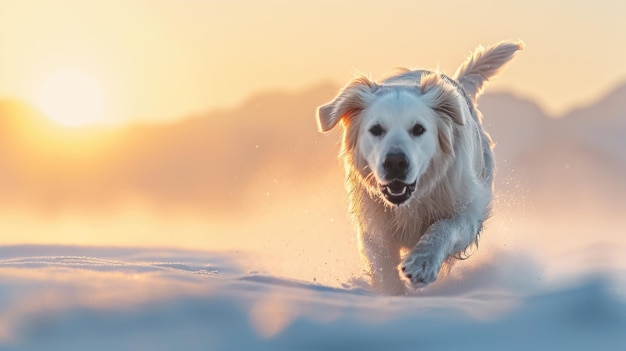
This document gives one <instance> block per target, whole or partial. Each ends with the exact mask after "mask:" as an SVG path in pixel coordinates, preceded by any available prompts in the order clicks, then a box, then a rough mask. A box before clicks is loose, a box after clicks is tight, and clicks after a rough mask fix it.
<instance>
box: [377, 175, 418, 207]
mask: <svg viewBox="0 0 626 351" xmlns="http://www.w3.org/2000/svg"><path fill="white" fill-rule="evenodd" d="M416 183H417V182H413V183H411V184H407V183H405V182H403V181H400V180H394V181H391V182H389V183H387V184H384V185H383V184H380V191H381V192H382V194H383V195H384V196H385V199H387V201H389V202H391V203H392V204H394V205H400V204H402V203H403V202H405V201H406V200H408V199H409V198H410V197H411V194H413V192H414V191H415V185H416Z"/></svg>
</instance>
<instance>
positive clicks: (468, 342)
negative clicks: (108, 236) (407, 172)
mask: <svg viewBox="0 0 626 351" xmlns="http://www.w3.org/2000/svg"><path fill="white" fill-rule="evenodd" d="M250 257H251V256H249V255H248V254H246V253H243V252H227V251H220V252H202V251H184V250H168V249H155V248H134V249H133V248H102V247H76V246H51V245H39V246H34V245H24V246H4V247H0V349H2V350H64V351H65V350H67V351H69V350H453V349H454V350H457V349H470V350H542V349H545V350H622V349H626V289H625V287H626V284H624V283H625V281H624V278H623V277H624V276H626V274H624V273H626V271H625V270H623V269H620V268H619V267H617V268H614V269H610V268H606V267H605V268H603V269H602V270H595V273H585V274H583V275H582V276H580V275H579V276H570V277H568V278H564V279H562V280H560V281H559V282H556V280H553V279H549V280H548V279H545V277H544V278H541V277H539V276H538V275H536V274H534V273H533V272H535V271H536V270H541V269H542V268H541V263H537V262H536V261H533V260H532V259H530V258H529V257H525V256H524V255H521V254H501V255H500V256H499V257H495V258H494V259H492V260H491V261H485V262H483V263H481V264H478V265H475V266H473V267H471V268H463V267H461V268H459V269H456V267H455V271H454V272H457V273H453V274H452V275H451V276H449V277H448V278H447V279H446V280H444V281H442V282H439V283H438V284H436V285H435V286H433V287H431V288H429V289H426V290H423V291H419V292H416V294H415V296H404V297H387V296H379V295H376V294H374V293H372V292H370V291H369V290H368V288H367V284H366V283H365V281H364V280H363V279H362V278H360V277H356V278H354V279H352V280H350V281H346V282H342V283H341V284H340V286H337V287H333V286H325V285H321V284H318V283H317V282H316V281H314V280H312V281H300V280H297V279H292V278H281V277H280V276H276V275H273V274H272V273H271V272H255V271H254V270H253V267H254V264H253V263H252V262H250V260H249V258H250ZM569 257H570V258H573V259H575V255H574V254H570V255H569ZM532 262H535V263H532ZM459 272H460V273H459ZM461 273H462V274H461Z"/></svg>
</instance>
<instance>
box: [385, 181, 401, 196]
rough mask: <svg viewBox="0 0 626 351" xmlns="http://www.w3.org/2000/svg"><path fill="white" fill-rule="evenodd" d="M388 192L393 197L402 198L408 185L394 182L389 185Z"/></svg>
mask: <svg viewBox="0 0 626 351" xmlns="http://www.w3.org/2000/svg"><path fill="white" fill-rule="evenodd" d="M387 190H388V191H389V194H391V195H394V196H401V195H404V194H405V193H406V184H404V183H403V182H401V181H399V180H394V181H393V182H391V183H389V184H387Z"/></svg>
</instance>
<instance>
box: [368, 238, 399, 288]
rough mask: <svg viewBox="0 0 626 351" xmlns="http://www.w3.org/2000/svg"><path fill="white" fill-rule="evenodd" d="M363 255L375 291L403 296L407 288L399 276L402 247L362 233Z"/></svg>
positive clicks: (385, 239)
mask: <svg viewBox="0 0 626 351" xmlns="http://www.w3.org/2000/svg"><path fill="white" fill-rule="evenodd" d="M360 242H361V255H362V256H363V258H364V259H365V260H366V264H367V266H368V268H369V273H370V275H371V278H372V285H373V287H374V289H375V290H376V291H377V292H379V293H382V294H386V295H402V294H404V293H405V292H406V288H405V285H404V283H403V282H402V280H400V276H399V275H398V262H400V247H399V246H398V245H397V244H395V243H393V242H392V241H390V240H388V239H387V238H383V237H381V236H379V235H372V234H369V233H361V241H360Z"/></svg>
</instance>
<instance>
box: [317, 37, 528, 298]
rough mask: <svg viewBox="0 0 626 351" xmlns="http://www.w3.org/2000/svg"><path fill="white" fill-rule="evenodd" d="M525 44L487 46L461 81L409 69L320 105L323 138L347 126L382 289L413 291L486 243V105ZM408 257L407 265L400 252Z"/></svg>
mask: <svg viewBox="0 0 626 351" xmlns="http://www.w3.org/2000/svg"><path fill="white" fill-rule="evenodd" d="M522 48H523V44H522V43H521V42H516V43H514V42H502V43H499V44H496V45H494V46H491V47H489V48H487V49H483V48H482V47H479V48H478V49H476V51H475V52H474V53H473V54H472V55H471V56H470V57H469V58H468V59H467V61H466V62H465V63H464V64H462V65H461V66H460V67H459V69H458V70H457V72H456V74H455V75H454V78H450V77H448V76H446V75H444V74H441V73H435V72H430V71H424V70H417V71H409V70H403V71H402V72H400V73H398V74H397V75H394V76H391V77H389V78H386V79H384V80H382V81H379V82H373V81H371V80H369V79H367V78H365V77H361V78H357V79H355V80H353V81H352V82H350V83H348V84H347V85H346V86H345V87H344V88H343V89H342V90H341V91H340V92H339V94H338V95H337V97H336V98H335V99H334V100H333V101H332V102H330V103H328V104H326V105H323V106H321V107H319V109H318V116H317V117H318V124H319V129H320V130H321V131H322V132H326V131H328V130H330V129H332V128H333V127H334V126H335V125H336V124H337V123H339V122H341V124H342V125H343V128H344V129H343V130H344V133H343V144H342V150H341V157H342V158H343V160H344V163H345V170H346V187H347V191H348V194H349V198H350V210H351V212H352V213H353V214H354V216H355V219H356V222H357V224H358V229H359V245H360V249H361V252H362V254H363V257H364V258H365V259H366V261H367V266H368V269H369V272H370V274H371V277H372V284H373V286H374V288H375V289H376V290H377V291H379V292H382V293H386V294H394V295H397V294H404V293H406V288H405V284H404V283H403V281H402V280H401V277H402V278H404V279H406V280H407V281H408V282H409V283H410V285H412V286H413V287H421V286H425V285H427V284H429V283H432V282H434V281H435V280H436V279H437V276H438V275H439V271H440V270H441V267H442V265H444V263H450V262H452V260H453V259H454V258H456V257H458V255H459V254H461V253H463V252H464V251H466V250H467V249H468V247H470V245H472V244H474V243H476V242H477V239H478V234H479V232H480V230H481V228H482V226H483V222H484V221H485V220H486V219H487V218H488V217H489V214H490V204H491V199H492V196H493V174H494V161H493V155H492V151H491V149H492V143H491V139H490V137H489V135H487V133H486V132H485V131H484V130H483V129H482V115H481V113H480V112H479V111H478V110H477V109H476V100H477V98H478V96H479V95H480V94H481V93H482V89H483V85H484V84H485V83H486V82H487V81H488V80H490V79H491V78H493V77H494V76H495V75H497V74H498V73H499V72H500V71H501V69H502V68H503V66H504V65H505V64H506V63H507V62H509V61H510V60H511V59H512V58H513V57H514V56H515V54H516V52H517V51H518V50H521V49H522ZM401 250H408V254H407V255H406V256H405V257H404V258H402V259H401V256H400V251H401Z"/></svg>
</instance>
